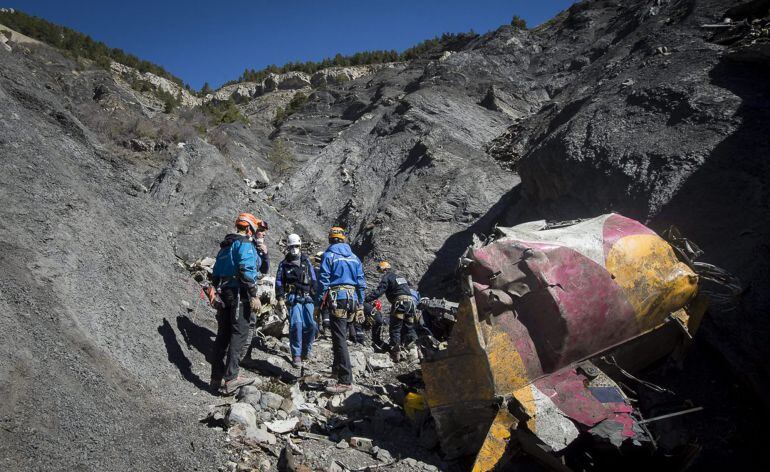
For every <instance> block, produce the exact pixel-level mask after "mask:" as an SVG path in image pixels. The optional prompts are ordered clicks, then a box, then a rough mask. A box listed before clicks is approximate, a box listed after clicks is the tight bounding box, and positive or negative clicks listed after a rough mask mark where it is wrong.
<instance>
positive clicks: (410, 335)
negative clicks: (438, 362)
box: [366, 261, 417, 362]
mask: <svg viewBox="0 0 770 472" xmlns="http://www.w3.org/2000/svg"><path fill="white" fill-rule="evenodd" d="M377 272H379V273H381V274H383V275H382V279H381V280H380V284H379V285H378V286H377V289H376V290H375V291H374V292H372V293H370V294H369V295H367V297H366V301H367V302H373V301H374V300H377V299H378V298H380V297H381V296H382V295H383V294H385V296H386V297H387V299H388V301H389V302H390V328H389V334H390V354H391V357H392V358H393V360H394V361H395V362H399V361H400V360H401V344H402V341H403V344H404V345H406V344H409V343H411V342H412V341H414V340H416V339H417V333H415V330H414V323H415V308H416V304H415V302H414V297H413V295H412V289H411V287H410V286H409V282H408V281H407V280H406V279H405V278H404V277H401V276H399V275H397V274H396V272H395V271H394V270H392V268H391V266H390V263H389V262H388V261H380V263H379V264H377ZM402 331H403V333H402ZM402 335H403V337H402Z"/></svg>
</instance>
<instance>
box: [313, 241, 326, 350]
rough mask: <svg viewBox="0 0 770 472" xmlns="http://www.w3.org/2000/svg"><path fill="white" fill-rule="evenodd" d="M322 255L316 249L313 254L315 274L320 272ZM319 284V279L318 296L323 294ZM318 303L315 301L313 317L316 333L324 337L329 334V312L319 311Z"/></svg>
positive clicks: (322, 253) (319, 282)
mask: <svg viewBox="0 0 770 472" xmlns="http://www.w3.org/2000/svg"><path fill="white" fill-rule="evenodd" d="M323 257H324V252H323V251H318V252H317V253H315V255H314V256H313V267H315V270H316V273H317V274H320V273H321V259H323ZM320 284H321V281H320V280H319V281H318V285H319V287H318V289H317V290H318V294H319V296H323V291H322V290H321V288H320ZM320 305H321V301H320V300H319V301H318V303H316V311H315V313H313V318H314V319H315V320H316V324H317V325H318V327H319V328H318V333H319V334H320V336H322V337H326V336H328V334H329V326H330V321H329V312H328V311H325V310H324V311H321V310H320ZM324 317H326V318H324Z"/></svg>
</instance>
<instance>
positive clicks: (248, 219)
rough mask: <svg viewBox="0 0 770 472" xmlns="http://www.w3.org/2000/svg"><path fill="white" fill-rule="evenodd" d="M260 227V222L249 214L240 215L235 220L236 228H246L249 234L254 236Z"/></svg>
mask: <svg viewBox="0 0 770 472" xmlns="http://www.w3.org/2000/svg"><path fill="white" fill-rule="evenodd" d="M261 226H262V221H261V220H260V219H259V218H257V217H256V216H254V215H252V214H251V213H241V214H240V215H238V218H236V219H235V227H236V228H248V229H249V230H250V234H255V233H256V232H257V231H259V229H260V227H261Z"/></svg>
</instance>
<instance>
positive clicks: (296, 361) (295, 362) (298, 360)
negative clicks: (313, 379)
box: [291, 356, 302, 369]
mask: <svg viewBox="0 0 770 472" xmlns="http://www.w3.org/2000/svg"><path fill="white" fill-rule="evenodd" d="M291 365H292V367H294V368H295V369H300V368H302V358H301V357H300V356H294V360H293V361H292V362H291Z"/></svg>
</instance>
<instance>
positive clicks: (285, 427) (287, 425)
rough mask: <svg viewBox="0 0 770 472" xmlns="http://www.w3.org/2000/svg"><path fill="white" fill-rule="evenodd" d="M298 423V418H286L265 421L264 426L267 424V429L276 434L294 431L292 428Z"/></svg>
mask: <svg viewBox="0 0 770 472" xmlns="http://www.w3.org/2000/svg"><path fill="white" fill-rule="evenodd" d="M298 423H299V418H296V417H294V418H287V419H285V420H275V421H268V422H266V423H265V426H267V429H269V430H270V431H272V432H274V433H278V434H286V433H288V432H291V431H294V428H296V427H297V424H298Z"/></svg>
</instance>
